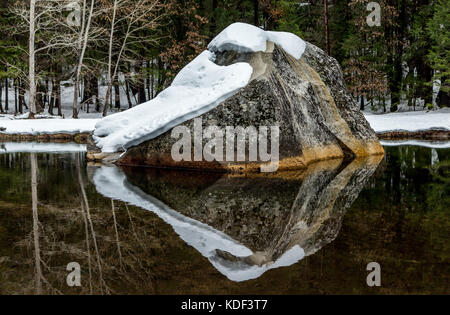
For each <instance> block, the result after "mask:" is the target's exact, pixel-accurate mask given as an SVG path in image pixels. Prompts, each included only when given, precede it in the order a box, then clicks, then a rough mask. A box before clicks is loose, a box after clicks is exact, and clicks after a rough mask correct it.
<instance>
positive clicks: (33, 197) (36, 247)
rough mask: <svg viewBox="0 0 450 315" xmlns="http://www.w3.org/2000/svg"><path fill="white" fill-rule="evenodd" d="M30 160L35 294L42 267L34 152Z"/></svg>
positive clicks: (39, 288) (38, 290) (38, 292)
mask: <svg viewBox="0 0 450 315" xmlns="http://www.w3.org/2000/svg"><path fill="white" fill-rule="evenodd" d="M30 160H31V202H32V209H33V238H34V260H35V266H36V271H35V285H36V294H42V283H41V279H42V269H41V251H40V248H39V217H38V207H37V204H38V197H37V160H36V155H35V154H34V153H30Z"/></svg>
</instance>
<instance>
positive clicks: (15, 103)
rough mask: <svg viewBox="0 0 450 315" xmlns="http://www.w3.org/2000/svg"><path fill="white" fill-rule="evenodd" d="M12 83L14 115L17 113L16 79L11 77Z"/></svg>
mask: <svg viewBox="0 0 450 315" xmlns="http://www.w3.org/2000/svg"><path fill="white" fill-rule="evenodd" d="M13 84H14V115H16V114H17V79H13Z"/></svg>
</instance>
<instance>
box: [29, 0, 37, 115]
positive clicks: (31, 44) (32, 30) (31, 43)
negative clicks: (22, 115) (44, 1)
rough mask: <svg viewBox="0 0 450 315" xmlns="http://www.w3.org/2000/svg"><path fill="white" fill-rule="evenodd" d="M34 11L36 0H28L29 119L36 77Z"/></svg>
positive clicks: (33, 106) (32, 111) (33, 108)
mask: <svg viewBox="0 0 450 315" xmlns="http://www.w3.org/2000/svg"><path fill="white" fill-rule="evenodd" d="M35 11H36V0H30V21H29V22H30V36H29V40H28V54H29V64H28V81H29V82H28V83H29V101H30V116H29V118H30V119H33V118H34V116H35V114H36V82H35V81H36V78H35V75H36V73H35V52H34V49H35V47H34V41H35V35H36V34H35V24H36V22H35Z"/></svg>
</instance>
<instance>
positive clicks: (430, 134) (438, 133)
mask: <svg viewBox="0 0 450 315" xmlns="http://www.w3.org/2000/svg"><path fill="white" fill-rule="evenodd" d="M376 135H377V137H378V139H379V140H424V141H450V131H449V130H421V131H405V130H394V131H385V132H377V133H376ZM89 136H90V133H88V132H83V133H73V134H72V133H54V134H30V133H20V134H14V133H2V132H0V142H1V141H11V142H31V141H38V142H55V143H64V142H75V143H79V144H87V143H88V140H89Z"/></svg>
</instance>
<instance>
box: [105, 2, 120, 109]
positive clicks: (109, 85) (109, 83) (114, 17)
mask: <svg viewBox="0 0 450 315" xmlns="http://www.w3.org/2000/svg"><path fill="white" fill-rule="evenodd" d="M116 12H117V0H114V7H113V16H112V20H111V29H110V32H109V49H108V87H107V89H106V97H105V107H104V109H103V116H106V113H107V111H108V106H109V97H110V95H111V89H112V81H113V78H112V73H111V71H112V46H113V38H114V28H115V24H116Z"/></svg>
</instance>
